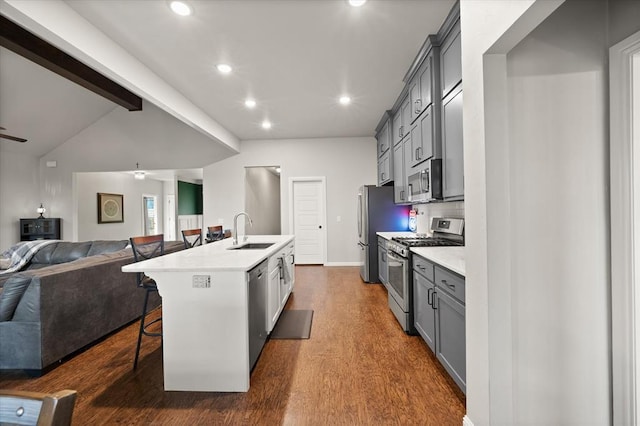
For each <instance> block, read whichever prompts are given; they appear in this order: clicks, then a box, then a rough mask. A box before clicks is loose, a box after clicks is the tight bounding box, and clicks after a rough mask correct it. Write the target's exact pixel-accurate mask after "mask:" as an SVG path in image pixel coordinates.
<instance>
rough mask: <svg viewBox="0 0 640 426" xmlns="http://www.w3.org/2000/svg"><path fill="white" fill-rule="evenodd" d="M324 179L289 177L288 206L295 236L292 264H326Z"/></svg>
mask: <svg viewBox="0 0 640 426" xmlns="http://www.w3.org/2000/svg"><path fill="white" fill-rule="evenodd" d="M325 199H326V190H325V180H324V178H292V179H291V200H292V202H291V205H292V207H293V212H292V214H291V215H290V217H291V218H292V220H293V226H292V227H291V229H293V233H294V234H295V236H296V245H295V261H296V264H324V263H325V261H326V229H325V228H326V226H325V223H326V220H325V217H326V215H325Z"/></svg>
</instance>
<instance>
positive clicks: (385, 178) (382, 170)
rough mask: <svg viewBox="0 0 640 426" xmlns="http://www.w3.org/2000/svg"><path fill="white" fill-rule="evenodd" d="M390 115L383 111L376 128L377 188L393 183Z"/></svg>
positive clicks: (388, 112)
mask: <svg viewBox="0 0 640 426" xmlns="http://www.w3.org/2000/svg"><path fill="white" fill-rule="evenodd" d="M391 124H392V123H391V113H390V111H385V113H384V115H383V116H382V119H380V123H379V124H378V127H377V128H376V139H377V141H378V186H382V185H386V184H388V183H390V182H392V181H393V150H392V149H390V148H391V144H392V138H391Z"/></svg>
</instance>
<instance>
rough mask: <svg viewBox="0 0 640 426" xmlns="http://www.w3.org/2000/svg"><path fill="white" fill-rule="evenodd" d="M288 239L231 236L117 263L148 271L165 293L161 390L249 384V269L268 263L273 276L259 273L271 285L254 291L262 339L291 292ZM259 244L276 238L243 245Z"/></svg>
mask: <svg viewBox="0 0 640 426" xmlns="http://www.w3.org/2000/svg"><path fill="white" fill-rule="evenodd" d="M293 240H294V236H293V235H252V236H249V239H248V241H246V242H244V243H241V244H239V245H238V246H235V247H233V246H232V240H231V239H230V238H228V239H225V240H222V241H217V242H214V243H210V244H205V245H202V246H197V247H194V248H190V249H187V250H182V251H179V252H176V253H171V254H167V255H165V256H161V257H157V258H153V259H149V260H145V261H142V262H138V263H133V264H130V265H125V266H123V267H122V271H123V272H144V273H145V274H147V275H148V276H150V277H151V278H153V279H154V280H155V281H156V283H157V286H158V291H159V293H160V296H162V333H163V368H164V389H165V390H166V391H204V392H246V391H247V390H248V389H249V376H250V373H251V368H252V365H251V360H250V327H251V328H252V329H254V330H255V324H253V325H252V324H250V317H252V318H255V315H253V316H252V313H251V312H250V309H249V305H250V297H251V294H250V288H249V271H251V270H252V269H254V268H255V267H256V266H259V265H260V266H261V267H262V265H265V266H264V268H265V272H267V273H268V274H269V278H270V277H271V276H272V275H274V276H275V279H267V277H264V287H268V288H261V289H260V290H259V291H260V297H261V298H262V299H263V300H261V302H262V303H263V305H262V306H261V308H262V309H263V310H264V315H262V318H263V319H264V322H262V321H261V324H260V328H261V330H262V331H261V332H262V333H263V334H264V338H265V339H266V335H267V334H268V332H270V331H271V328H272V327H269V325H268V324H269V319H273V318H275V319H277V316H279V315H280V312H282V308H283V307H284V303H285V302H286V300H287V297H288V295H289V293H290V292H291V291H292V287H293V281H294V279H293ZM261 243H273V244H272V245H270V246H269V247H266V248H250V249H246V248H245V249H242V247H244V246H245V245H247V244H254V245H258V246H259V245H260V244H261ZM263 245H266V244H263ZM265 261H266V262H265ZM267 265H268V267H267ZM267 268H268V271H267ZM285 270H286V271H285ZM272 271H273V274H272V273H271V272H272ZM278 274H279V275H278ZM274 285H275V286H277V287H276V288H275V289H274V288H272V287H273V286H274ZM251 291H255V290H251ZM253 296H254V297H253V300H255V296H256V294H253ZM274 297H275V298H276V302H274ZM252 309H253V308H252ZM259 349H261V346H260V348H259ZM258 352H259V350H258Z"/></svg>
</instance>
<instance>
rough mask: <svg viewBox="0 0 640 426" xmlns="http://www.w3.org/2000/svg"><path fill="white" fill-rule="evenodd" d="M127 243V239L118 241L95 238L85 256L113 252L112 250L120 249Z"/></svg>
mask: <svg viewBox="0 0 640 426" xmlns="http://www.w3.org/2000/svg"><path fill="white" fill-rule="evenodd" d="M128 244H129V241H128V240H120V241H105V240H96V241H93V242H92V243H91V248H90V249H89V252H88V253H87V257H88V256H95V255H97V254H104V253H113V252H114V251H118V250H122V249H123V248H125V247H126V246H127V245H128Z"/></svg>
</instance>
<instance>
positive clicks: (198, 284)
mask: <svg viewBox="0 0 640 426" xmlns="http://www.w3.org/2000/svg"><path fill="white" fill-rule="evenodd" d="M192 287H193V288H211V275H194V276H193V283H192Z"/></svg>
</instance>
